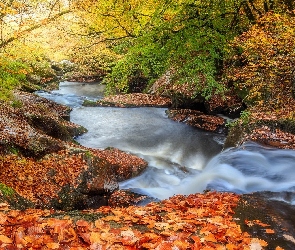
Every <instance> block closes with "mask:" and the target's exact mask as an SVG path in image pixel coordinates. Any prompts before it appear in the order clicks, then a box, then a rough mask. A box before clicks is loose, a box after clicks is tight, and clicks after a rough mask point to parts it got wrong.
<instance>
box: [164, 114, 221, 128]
mask: <svg viewBox="0 0 295 250" xmlns="http://www.w3.org/2000/svg"><path fill="white" fill-rule="evenodd" d="M166 113H167V115H168V117H169V118H170V119H172V120H174V121H178V122H184V123H186V124H188V125H190V126H193V127H196V128H200V129H203V130H207V131H211V132H215V133H225V132H226V131H227V128H226V126H225V124H226V120H225V119H224V118H222V117H218V116H213V115H206V114H204V113H203V112H201V111H197V110H190V109H170V110H167V111H166Z"/></svg>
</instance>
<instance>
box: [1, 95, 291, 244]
mask: <svg viewBox="0 0 295 250" xmlns="http://www.w3.org/2000/svg"><path fill="white" fill-rule="evenodd" d="M18 98H19V100H20V101H21V103H22V105H20V104H19V105H17V106H15V107H7V106H5V105H2V106H1V107H2V109H1V110H2V111H1V115H2V116H1V121H2V123H1V128H2V129H3V130H2V133H1V138H2V142H3V143H2V144H1V152H2V157H1V164H2V165H1V167H2V169H3V170H5V169H7V171H3V172H2V177H1V182H2V183H4V184H7V186H6V187H4V186H3V187H2V189H1V192H2V195H1V200H2V205H1V207H2V211H3V213H2V215H1V218H2V219H3V223H2V224H3V225H2V229H3V231H2V234H1V237H2V247H4V249H13V247H15V244H19V245H18V246H19V247H30V246H33V244H35V245H34V246H35V248H37V249H39V248H40V247H41V246H42V247H44V246H45V245H46V247H47V248H48V249H64V248H65V247H72V248H73V247H74V248H75V247H82V248H83V249H95V247H107V246H109V247H110V249H157V248H159V249H161V248H164V247H166V248H167V249H170V248H171V249H172V247H174V248H175V247H178V249H202V248H204V249H206V247H207V248H208V247H211V248H213V249H225V248H228V249H241V247H243V248H245V249H263V248H264V249H292V247H293V245H292V244H293V243H292V239H294V232H293V231H292V228H294V227H292V221H291V222H290V221H288V220H287V218H286V217H283V219H281V221H284V223H282V224H281V225H286V223H287V224H288V225H289V227H283V226H281V225H278V226H277V227H275V226H274V225H275V224H276V223H275V222H276V221H277V220H278V218H281V217H279V214H278V213H275V212H273V214H271V216H265V217H264V216H262V217H261V215H260V216H258V215H257V217H255V216H253V214H251V211H254V209H255V207H256V206H257V205H256V203H255V202H254V201H253V199H249V198H248V196H244V195H243V196H235V197H236V198H234V199H233V196H232V194H230V193H207V194H206V193H205V194H199V195H197V196H181V197H180V196H179V197H178V198H170V199H167V200H164V201H162V202H159V203H155V204H154V205H146V206H144V207H142V210H140V211H141V213H140V214H139V215H138V218H137V220H136V219H135V218H133V219H130V220H124V221H122V220H121V217H120V216H121V215H127V214H129V215H130V213H129V212H128V211H129V210H130V211H133V210H132V209H136V208H132V207H129V208H128V207H127V208H126V209H119V208H117V209H115V208H106V207H102V208H101V210H98V211H94V210H90V211H84V212H82V213H78V212H77V213H78V214H79V216H78V217H76V215H75V214H76V213H72V212H57V214H59V217H58V218H57V219H48V218H47V217H48V216H50V217H51V215H52V214H55V213H56V212H54V210H56V209H58V210H68V211H73V210H76V209H83V208H84V209H85V208H91V207H99V206H101V205H108V204H109V205H110V204H112V205H113V206H116V204H118V205H119V206H123V205H124V206H125V205H130V204H132V203H133V202H134V197H133V198H131V199H130V200H129V201H128V199H125V198H126V197H127V196H124V195H125V194H124V192H121V193H120V192H114V191H115V190H116V189H118V182H119V181H122V180H124V179H128V178H130V177H132V176H136V175H138V174H140V173H141V172H142V171H143V170H144V169H145V168H146V162H144V161H142V160H141V159H140V158H138V157H135V156H132V155H130V154H126V153H124V152H121V151H118V150H116V149H112V148H110V149H107V150H94V149H90V148H86V147H83V146H79V145H76V144H75V143H74V142H73V140H72V138H73V136H75V135H79V134H81V133H83V132H84V131H85V129H84V128H82V127H81V126H77V125H75V124H73V123H71V122H68V121H67V120H68V117H69V109H68V108H66V107H64V106H60V105H57V104H55V103H53V102H50V101H48V100H46V99H43V98H40V97H38V96H36V95H31V94H26V93H19V94H18ZM129 99H130V98H129ZM140 99H141V100H142V98H140ZM44 142H46V143H44ZM114 172H115V173H114ZM5 181H6V183H5ZM8 187H10V188H13V189H14V190H15V191H13V189H10V188H8ZM112 193H113V196H112V199H113V201H115V202H113V203H110V202H109V200H108V197H109V196H110V195H111V194H112ZM19 194H21V196H20V197H22V198H21V199H22V201H23V203H20V202H11V200H12V197H13V196H15V197H16V196H17V195H19ZM116 196H117V197H116ZM18 197H19V196H18ZM122 197H123V199H124V202H123V203H120V202H121V201H122ZM244 197H245V198H244ZM250 197H260V198H258V199H259V200H260V201H261V202H262V204H268V203H267V202H269V198H267V199H266V200H265V201H263V199H262V196H261V195H260V194H257V193H256V194H253V195H252V196H251V195H250ZM24 198H25V199H24ZM19 199H20V198H19ZM135 199H138V200H137V201H141V200H140V199H139V197H135ZM175 199H178V200H177V201H176V200H175ZM191 199H193V200H195V201H196V200H198V203H196V204H192V200H191ZM228 199H233V200H232V201H231V202H230V204H232V205H228V206H226V204H227V203H226V201H227V200H228ZM125 201H127V202H125ZM195 201H194V202H195ZM128 202H129V203H128ZM175 202H176V203H175ZM199 202H201V203H199ZM275 202H279V201H275ZM177 203H180V204H182V203H183V205H181V207H179V206H176V207H174V206H175V205H173V204H177ZM20 204H21V206H20ZM168 204H171V205H168ZM197 204H202V206H201V209H202V211H201V210H198V209H200V205H197ZM206 204H208V207H207V205H206ZM209 204H210V206H209ZM238 204H247V206H244V207H243V206H242V207H243V208H241V206H240V205H238ZM280 204H286V206H288V207H289V208H290V209H292V206H291V205H288V203H286V201H281V203H280ZM171 206H172V207H171ZM229 206H233V208H232V209H231V210H232V212H234V211H235V210H234V207H236V206H238V207H240V209H239V210H238V212H237V213H236V215H237V218H240V220H232V219H231V217H229V218H228V221H227V222H222V221H221V218H220V217H222V218H226V217H225V216H226V215H228V213H229V212H228V211H231V210H228V209H229ZM29 207H32V208H38V207H39V208H41V207H43V208H47V209H49V208H51V209H52V208H54V210H50V211H48V210H25V211H24V212H19V211H17V212H15V210H11V209H13V208H17V209H22V210H23V209H26V208H29ZM274 207H275V206H274ZM277 207H278V210H277V212H278V211H279V208H281V205H278V206H277ZM160 208H161V209H160ZM224 208H225V209H227V212H225V211H224V210H223V209H224ZM105 209H108V210H105ZM159 209H160V210H159ZM167 209H168V210H167ZM188 209H189V210H190V209H197V210H196V212H198V211H199V212H198V213H201V212H202V214H198V220H197V221H190V220H191V219H190V218H188V217H187V216H188V215H189V213H187V211H188ZM149 211H150V212H149ZM274 211H276V209H275V208H274ZM290 211H291V210H290ZM232 212H230V213H229V214H231V213H232ZM102 213H103V214H102ZM203 213H205V214H203ZM60 216H62V217H63V216H68V217H67V218H68V219H61V217H60ZM89 216H90V217H91V218H92V219H90V220H91V221H93V223H94V224H91V222H88V221H89ZM110 216H111V217H110ZM195 216H196V215H195V214H194V217H195ZM98 217H99V218H103V219H102V221H103V222H102V221H101V220H97V218H98ZM166 217H167V218H166ZM77 218H79V220H77ZM87 218H88V219H87ZM105 218H106V219H105ZM14 220H16V221H18V222H19V224H18V226H15V227H10V229H9V230H8V224H9V223H12V222H11V221H14ZM145 220H149V221H150V222H152V221H153V220H155V224H153V225H150V224H148V225H145ZM231 220H232V221H231ZM130 221H132V223H131V222H130ZM249 221H250V222H249ZM203 222H204V223H203ZM72 223H73V224H72ZM101 223H102V224H101ZM105 223H106V224H105ZM126 223H127V224H126ZM130 223H131V224H130ZM200 223H202V224H200ZM216 223H217V224H216ZM228 223H229V224H228ZM251 223H252V224H253V226H254V227H252V224H251ZM24 224H25V225H26V226H24ZM96 224H97V225H98V224H101V225H104V226H105V227H106V230H105V231H104V232H105V233H106V234H107V235H109V237H110V238H109V240H107V239H106V238H105V236H106V235H101V231H99V232H98V231H97V229H95V226H94V225H96ZM114 224H116V225H114ZM221 224H223V225H224V226H222V227H221V228H224V229H226V230H221V231H220V230H216V225H219V227H220V225H221ZM9 225H10V224H9ZM41 225H47V226H46V228H49V231H46V230H45V228H44V227H43V226H41ZM59 225H64V226H59ZM249 225H250V226H249ZM266 225H267V226H266ZM142 226H143V227H144V228H142ZM146 226H147V227H146ZM176 227H177V230H175V228H176ZM257 227H259V230H258V232H257V230H252V232H251V230H248V231H249V232H250V233H251V235H247V234H245V233H244V230H247V229H249V228H250V229H252V228H256V229H257ZM29 228H38V230H37V231H38V232H37V231H34V232H33V231H32V232H31V231H30V229H29ZM114 228H117V229H114ZM64 229H66V230H67V232H68V233H67V235H65V234H63V235H61V234H60V233H61V231H59V230H64ZM241 229H243V230H241ZM81 230H82V231H81ZM155 230H156V231H155ZM15 232H17V233H15ZM49 232H55V233H54V234H52V235H51V233H49ZM180 232H182V233H180ZM81 233H83V234H81ZM125 233H126V235H125ZM179 233H180V234H179ZM183 233H185V234H183ZM44 234H46V235H51V236H50V237H51V238H50V237H49V236H46V237H45V238H46V239H45V238H44V237H43V236H44ZM54 235H55V236H54ZM56 237H57V238H56ZM37 238H38V239H40V238H41V240H39V241H38V240H37ZM257 238H261V240H258V239H257ZM262 239H263V240H262ZM278 239H279V240H278ZM255 247H256V248H255ZM279 247H281V248H279ZM74 248H73V249H74Z"/></svg>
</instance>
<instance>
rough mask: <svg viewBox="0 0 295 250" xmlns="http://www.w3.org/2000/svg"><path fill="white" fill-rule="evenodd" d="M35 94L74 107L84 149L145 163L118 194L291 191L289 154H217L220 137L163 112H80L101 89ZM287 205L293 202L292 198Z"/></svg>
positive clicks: (249, 150) (251, 149)
mask: <svg viewBox="0 0 295 250" xmlns="http://www.w3.org/2000/svg"><path fill="white" fill-rule="evenodd" d="M73 88H74V90H73ZM89 91H90V93H91V94H89ZM39 94H40V95H42V96H45V97H46V98H48V99H52V100H54V101H56V102H59V103H63V104H67V105H69V106H71V107H73V111H72V113H71V120H72V121H73V122H75V123H77V124H80V125H82V126H84V127H85V128H87V129H88V133H86V134H84V135H82V136H80V137H79V138H77V140H78V142H79V143H81V144H82V145H84V146H87V147H92V148H106V147H116V148H119V149H121V150H124V151H127V152H130V153H132V154H135V155H138V156H140V157H142V158H144V159H145V160H146V161H147V162H148V163H149V167H148V168H147V170H146V171H145V172H144V173H143V174H142V175H140V176H138V177H136V178H133V179H130V180H127V181H124V182H122V183H120V188H121V189H131V190H133V191H134V192H138V193H141V194H146V195H149V196H152V197H155V198H158V199H165V198H168V197H170V196H173V195H174V194H191V193H196V192H203V191H204V190H206V189H211V190H217V191H233V192H237V193H251V192H256V191H273V192H282V194H286V192H294V191H295V151H293V150H279V149H273V148H266V147H263V146H261V145H258V144H255V143H253V142H249V143H246V144H244V145H242V146H241V147H238V148H231V149H228V150H225V151H223V152H221V150H222V142H223V140H224V137H223V136H222V135H216V134H213V133H209V132H204V131H201V130H198V129H195V128H192V127H189V126H187V125H185V124H182V123H176V122H174V121H171V120H170V119H168V118H167V116H166V115H165V109H163V108H109V107H108V108H104V107H82V106H81V103H82V101H83V100H84V99H89V98H90V99H91V98H94V99H95V98H96V99H99V98H101V96H102V90H101V87H99V85H96V86H95V85H87V84H81V83H80V84H78V83H77V84H74V86H72V85H69V83H63V84H61V88H60V90H58V91H53V92H52V93H45V92H42V93H39ZM284 197H285V196H284V195H282V196H280V195H279V196H277V197H276V199H285V198H284ZM285 200H286V199H285ZM290 203H294V196H292V199H290Z"/></svg>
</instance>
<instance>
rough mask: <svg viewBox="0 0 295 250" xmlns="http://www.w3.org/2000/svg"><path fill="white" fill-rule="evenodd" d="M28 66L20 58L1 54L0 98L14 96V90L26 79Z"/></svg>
mask: <svg viewBox="0 0 295 250" xmlns="http://www.w3.org/2000/svg"><path fill="white" fill-rule="evenodd" d="M28 68H29V67H28V66H27V65H26V64H25V63H23V62H21V61H19V60H13V59H10V58H8V57H7V56H4V55H0V100H9V99H11V98H12V90H13V89H15V88H17V87H19V86H20V85H21V83H22V82H25V81H26V74H27V70H28Z"/></svg>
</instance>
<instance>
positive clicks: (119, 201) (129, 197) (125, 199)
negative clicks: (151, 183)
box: [108, 190, 150, 207]
mask: <svg viewBox="0 0 295 250" xmlns="http://www.w3.org/2000/svg"><path fill="white" fill-rule="evenodd" d="M145 200H149V201H150V198H149V197H147V196H145V195H140V194H135V193H132V192H130V191H128V190H117V191H115V192H114V193H112V195H111V196H110V197H109V200H108V205H109V206H111V207H128V206H131V205H138V204H140V203H142V202H144V201H145Z"/></svg>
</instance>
